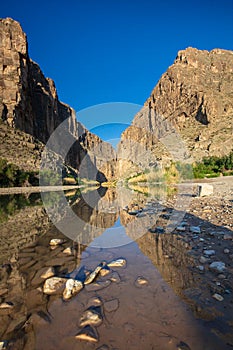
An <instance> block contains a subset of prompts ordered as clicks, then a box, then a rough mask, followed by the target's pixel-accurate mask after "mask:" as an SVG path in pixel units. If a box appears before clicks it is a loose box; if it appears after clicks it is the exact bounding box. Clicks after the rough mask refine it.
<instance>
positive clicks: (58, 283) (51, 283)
mask: <svg viewBox="0 0 233 350" xmlns="http://www.w3.org/2000/svg"><path fill="white" fill-rule="evenodd" d="M66 281H67V279H66V278H62V277H50V278H48V279H47V280H46V281H45V283H44V287H43V292H44V294H48V295H52V294H59V293H60V292H62V291H63V289H64V288H65V283H66Z"/></svg>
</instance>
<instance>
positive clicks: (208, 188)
mask: <svg viewBox="0 0 233 350" xmlns="http://www.w3.org/2000/svg"><path fill="white" fill-rule="evenodd" d="M213 193H214V187H213V185H210V184H206V183H203V184H199V185H198V187H197V195H198V197H204V196H210V195H211V194H213Z"/></svg>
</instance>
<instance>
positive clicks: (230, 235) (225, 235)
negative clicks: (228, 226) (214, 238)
mask: <svg viewBox="0 0 233 350" xmlns="http://www.w3.org/2000/svg"><path fill="white" fill-rule="evenodd" d="M223 238H224V239H225V240H226V241H228V240H233V234H230V233H225V234H224V236H223Z"/></svg>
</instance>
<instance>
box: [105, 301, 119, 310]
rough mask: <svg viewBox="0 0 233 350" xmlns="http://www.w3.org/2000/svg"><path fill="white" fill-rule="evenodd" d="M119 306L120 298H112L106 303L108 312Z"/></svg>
mask: <svg viewBox="0 0 233 350" xmlns="http://www.w3.org/2000/svg"><path fill="white" fill-rule="evenodd" d="M118 308H119V300H118V299H112V300H109V301H106V302H105V303H104V310H105V311H107V312H113V311H116V310H117V309H118Z"/></svg>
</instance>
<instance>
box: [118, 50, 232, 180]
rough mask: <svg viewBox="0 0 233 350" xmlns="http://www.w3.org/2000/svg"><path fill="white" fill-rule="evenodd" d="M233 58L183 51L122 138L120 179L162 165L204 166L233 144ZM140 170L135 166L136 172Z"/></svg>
mask: <svg viewBox="0 0 233 350" xmlns="http://www.w3.org/2000/svg"><path fill="white" fill-rule="evenodd" d="M232 84H233V52H232V51H227V50H220V49H214V50H212V51H210V52H208V51H201V50H197V49H194V48H187V49H186V50H184V51H179V52H178V55H177V57H176V59H175V62H174V64H173V65H172V66H171V67H169V68H168V70H167V71H166V72H165V73H164V74H163V75H162V77H161V79H160V80H159V82H158V84H157V85H156V86H155V88H154V89H153V91H152V93H151V95H150V97H149V98H148V100H147V101H146V102H145V104H144V107H143V108H142V110H141V111H140V112H139V113H138V114H137V115H136V116H135V118H134V120H133V122H132V125H131V126H130V127H129V128H127V129H126V130H125V131H124V133H123V134H122V137H121V142H120V144H119V147H118V172H119V175H120V176H122V175H124V174H127V173H129V172H130V171H132V169H133V170H135V171H136V170H137V171H138V165H139V167H140V166H141V167H145V166H146V167H149V166H153V165H154V164H155V163H156V161H160V160H161V158H163V159H171V158H173V159H175V160H178V159H180V160H186V161H188V160H189V162H191V161H192V160H194V161H195V160H200V159H202V158H203V157H204V156H212V155H216V156H221V155H225V154H228V153H230V151H231V150H232V144H233V142H232V141H233V136H232V135H233V119H232V116H233V93H232ZM135 164H137V166H135Z"/></svg>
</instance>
